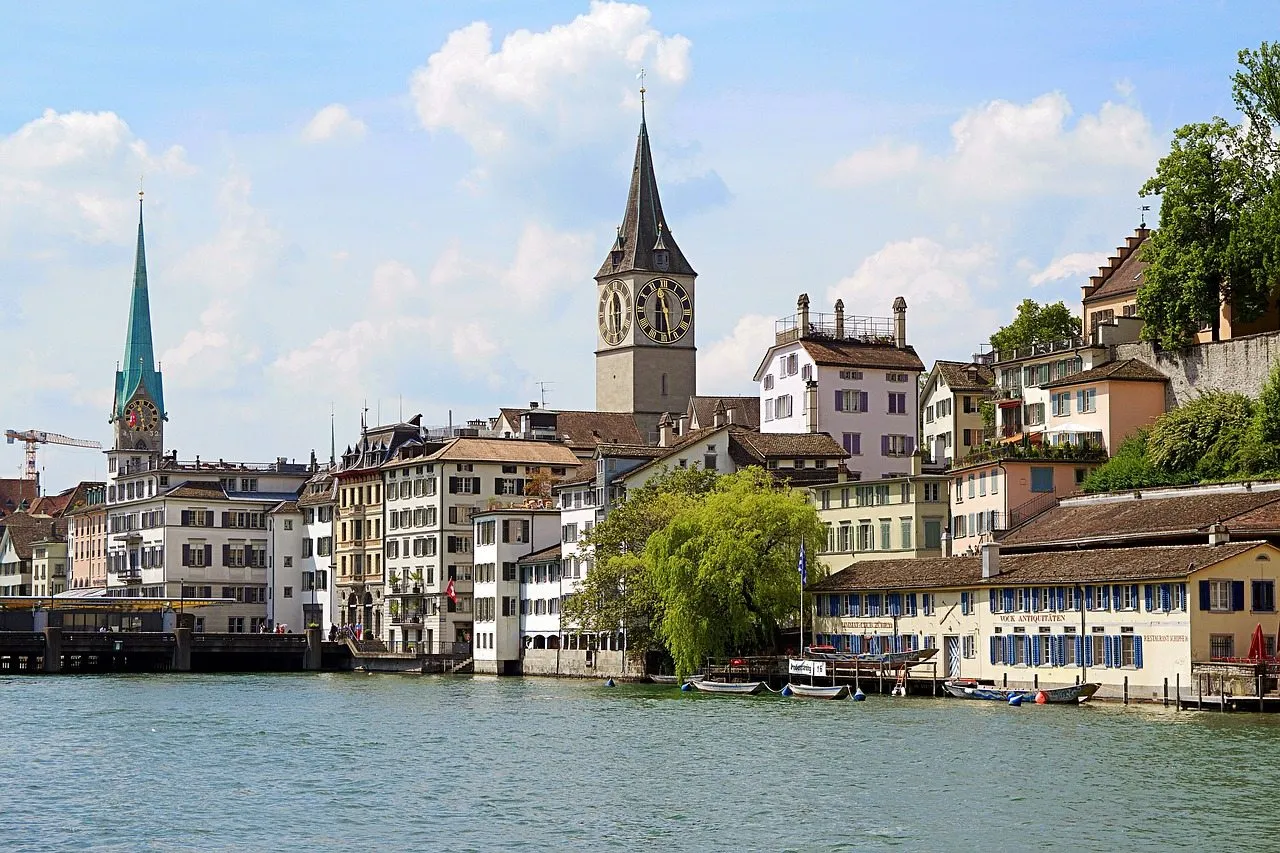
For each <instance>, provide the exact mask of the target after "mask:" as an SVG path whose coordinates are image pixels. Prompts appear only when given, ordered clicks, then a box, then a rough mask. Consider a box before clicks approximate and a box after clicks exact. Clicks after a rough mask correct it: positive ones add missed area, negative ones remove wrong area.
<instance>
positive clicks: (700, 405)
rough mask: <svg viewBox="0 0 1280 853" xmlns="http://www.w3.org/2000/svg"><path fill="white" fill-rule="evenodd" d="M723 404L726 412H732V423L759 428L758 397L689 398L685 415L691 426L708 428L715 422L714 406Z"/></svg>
mask: <svg viewBox="0 0 1280 853" xmlns="http://www.w3.org/2000/svg"><path fill="white" fill-rule="evenodd" d="M717 404H723V406H724V408H725V410H726V411H728V410H730V409H731V410H733V422H734V423H736V424H743V425H744V426H749V427H757V428H758V427H759V426H760V398H759V397H697V396H694V397H690V398H689V407H688V409H687V410H686V414H687V415H688V416H689V420H690V421H691V422H692V425H693V426H695V427H698V428H705V427H709V426H711V425H712V424H714V423H715V421H716V405H717Z"/></svg>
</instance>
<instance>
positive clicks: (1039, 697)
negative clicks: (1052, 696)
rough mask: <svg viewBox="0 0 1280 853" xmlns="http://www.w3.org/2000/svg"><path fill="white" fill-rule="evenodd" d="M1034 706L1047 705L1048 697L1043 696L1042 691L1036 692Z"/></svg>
mask: <svg viewBox="0 0 1280 853" xmlns="http://www.w3.org/2000/svg"><path fill="white" fill-rule="evenodd" d="M1036 704H1037V705H1047V704H1049V697H1048V696H1046V695H1044V691H1043V690H1040V691H1037V692H1036Z"/></svg>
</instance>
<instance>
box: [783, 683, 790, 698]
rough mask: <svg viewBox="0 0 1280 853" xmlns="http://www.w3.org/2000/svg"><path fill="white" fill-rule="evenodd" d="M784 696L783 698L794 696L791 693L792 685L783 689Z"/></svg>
mask: <svg viewBox="0 0 1280 853" xmlns="http://www.w3.org/2000/svg"><path fill="white" fill-rule="evenodd" d="M782 695H783V696H790V695H792V693H791V685H790V684H788V685H786V686H785V687H783V688H782Z"/></svg>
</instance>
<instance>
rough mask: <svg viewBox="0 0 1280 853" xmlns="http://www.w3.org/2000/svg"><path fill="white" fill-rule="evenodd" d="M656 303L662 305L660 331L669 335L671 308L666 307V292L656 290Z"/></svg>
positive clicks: (661, 289) (662, 289) (660, 289)
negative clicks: (658, 302)
mask: <svg viewBox="0 0 1280 853" xmlns="http://www.w3.org/2000/svg"><path fill="white" fill-rule="evenodd" d="M658 301H660V302H661V303H662V331H664V332H666V333H667V334H668V335H669V334H671V306H669V305H667V291H666V290H665V289H664V288H661V287H659V288H658Z"/></svg>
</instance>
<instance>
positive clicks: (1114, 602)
mask: <svg viewBox="0 0 1280 853" xmlns="http://www.w3.org/2000/svg"><path fill="white" fill-rule="evenodd" d="M1122 596H1123V593H1122V592H1121V591H1120V584H1114V585H1113V586H1112V587H1111V609H1112V610H1119V609H1120V602H1122V601H1124V598H1123V597H1122Z"/></svg>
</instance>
